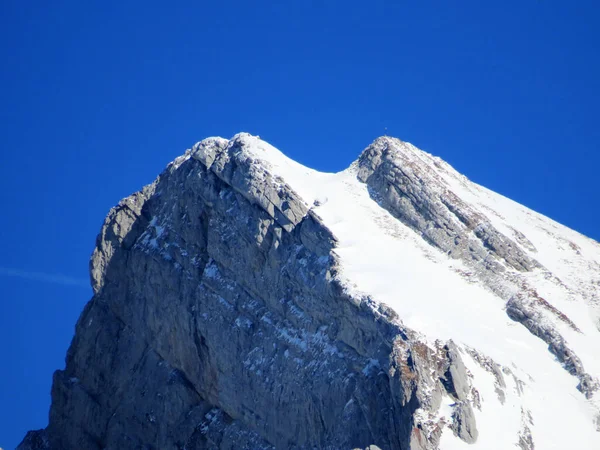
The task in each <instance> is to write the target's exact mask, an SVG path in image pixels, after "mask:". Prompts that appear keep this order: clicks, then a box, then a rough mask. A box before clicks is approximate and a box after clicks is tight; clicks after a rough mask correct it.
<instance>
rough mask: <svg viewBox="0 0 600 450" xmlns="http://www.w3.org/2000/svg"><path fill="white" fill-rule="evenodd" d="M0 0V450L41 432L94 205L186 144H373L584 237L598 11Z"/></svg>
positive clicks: (351, 149)
mask: <svg viewBox="0 0 600 450" xmlns="http://www.w3.org/2000/svg"><path fill="white" fill-rule="evenodd" d="M173 4H175V6H167V3H165V2H153V1H146V2H131V1H124V2H97V1H89V2H80V1H62V0H56V1H52V2H46V1H39V0H38V1H36V0H34V1H33V2H28V3H24V2H22V1H16V0H3V1H2V2H1V3H0V57H1V60H2V69H1V70H0V96H1V97H0V98H1V101H0V119H1V120H0V124H1V125H0V130H1V136H2V144H1V145H2V151H1V153H0V200H1V202H2V216H1V219H2V220H1V221H0V256H1V259H0V356H1V362H2V367H1V369H0V405H2V408H0V447H4V448H6V449H9V448H13V447H14V446H16V445H17V444H18V442H19V441H20V440H21V438H22V437H23V436H24V433H25V431H26V430H29V429H34V428H42V427H44V426H45V425H46V421H47V412H48V407H49V401H50V397H49V391H50V384H51V377H52V372H53V371H54V370H55V369H58V368H62V367H63V365H64V355H65V352H66V349H67V346H68V344H69V342H70V339H71V337H72V333H73V329H74V324H75V321H76V319H77V317H78V315H79V313H80V311H81V309H82V308H83V305H84V304H85V302H87V301H88V300H89V298H90V296H91V290H90V288H89V287H87V285H86V283H87V280H88V274H87V268H88V260H89V256H90V254H91V252H92V249H93V245H94V242H95V237H96V234H97V232H98V231H99V229H100V226H101V224H102V221H103V219H104V216H105V215H106V213H107V212H108V210H109V208H110V207H111V206H113V205H114V204H116V203H117V202H118V201H119V200H120V199H121V198H122V197H124V196H126V195H128V194H130V193H132V192H134V191H136V190H138V189H139V188H141V187H142V186H143V185H144V184H147V183H149V182H151V181H152V180H153V178H154V177H155V176H156V175H157V174H158V173H159V172H160V171H161V170H162V169H163V167H164V166H165V165H166V164H167V163H168V162H169V161H171V160H172V159H173V158H174V157H176V156H177V155H179V154H181V153H183V152H184V151H185V149H186V148H189V147H190V146H191V145H192V144H193V143H195V142H196V141H198V140H200V139H202V138H204V137H207V136H213V135H221V136H224V137H230V136H232V135H233V134H235V133H237V132H239V131H248V132H250V133H253V134H258V135H260V136H261V137H262V138H264V139H266V140H268V141H269V142H271V143H272V144H274V145H275V146H277V147H279V148H280V149H281V150H283V151H284V152H285V153H286V154H288V155H289V156H291V157H292V158H294V159H296V160H299V161H300V162H302V163H304V164H306V165H309V166H311V167H314V168H316V169H320V170H326V171H337V170H341V169H343V168H345V167H346V166H347V165H348V164H350V162H352V161H353V160H354V159H355V158H356V157H357V156H358V154H359V153H360V151H361V150H362V149H363V148H364V147H366V146H367V145H368V144H369V143H370V142H371V141H372V140H373V139H374V138H376V137H377V136H379V135H382V134H384V133H385V132H386V130H387V133H388V134H390V135H394V136H397V137H400V138H402V139H404V140H407V141H410V142H412V143H413V144H415V145H417V146H418V147H420V148H422V149H424V150H426V151H429V152H431V153H433V154H436V155H438V156H441V157H442V158H443V159H445V160H447V161H448V162H450V163H451V164H452V165H454V166H455V168H457V169H458V170H459V171H461V172H462V173H464V174H466V175H467V176H468V177H469V178H471V179H472V180H474V181H476V182H478V183H480V184H483V185H485V186H487V187H489V188H491V189H493V190H495V191H497V192H500V193H502V194H504V195H506V196H508V197H511V198H513V199H515V200H517V201H519V202H521V203H523V204H525V205H527V206H529V207H531V208H533V209H535V210H537V211H539V212H541V213H543V214H546V215H548V216H550V217H552V218H553V219H555V220H558V221H559V222H562V223H564V224H566V225H568V226H570V227H572V228H575V229H576V230H578V231H581V232H583V233H585V234H587V235H589V236H591V237H593V238H595V239H597V240H598V239H600V229H599V227H598V223H599V222H600V212H599V208H598V205H599V202H598V194H599V189H598V184H597V183H598V176H597V172H598V165H599V163H600V156H599V150H600V148H599V147H600V145H599V142H600V126H599V125H598V117H599V114H598V105H599V104H600V82H599V81H598V80H600V58H598V55H599V54H600V31H599V30H600V6H598V2H592V1H583V0H578V1H576V2H573V1H572V2H566V1H564V0H562V1H552V0H543V1H542V0H519V1H515V0H505V1H502V2H482V1H473V0H465V1H461V2H427V1H423V2H420V1H419V2H417V1H413V2H407V1H386V2H383V1H373V2H355V1H344V2H334V1H314V2H306V1H302V2H301V1H290V2H277V3H275V2H260V1H254V2H235V1H222V2H210V4H209V2H183V1H182V2H173Z"/></svg>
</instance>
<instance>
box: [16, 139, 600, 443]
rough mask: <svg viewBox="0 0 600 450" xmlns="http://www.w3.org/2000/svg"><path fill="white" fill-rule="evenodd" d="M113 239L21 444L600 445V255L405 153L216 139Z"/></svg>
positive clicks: (97, 261)
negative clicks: (41, 408) (45, 420)
mask: <svg viewBox="0 0 600 450" xmlns="http://www.w3.org/2000/svg"><path fill="white" fill-rule="evenodd" d="M96 244H97V245H96V249H95V250H94V253H93V255H92V258H91V261H90V276H91V280H92V286H93V289H94V297H93V298H92V300H91V301H90V302H89V303H88V305H87V306H86V308H85V309H84V311H83V313H82V315H81V317H80V319H79V321H78V324H77V329H76V334H75V337H74V339H73V342H72V344H71V347H70V349H69V351H68V353H67V362H66V368H65V370H62V371H57V372H56V374H55V376H54V380H53V381H54V382H53V389H52V406H51V410H50V423H49V426H48V428H47V429H46V430H40V431H36V432H30V433H29V434H28V435H27V437H26V439H25V440H24V441H23V443H22V444H21V445H20V447H19V448H20V449H23V450H26V449H59V448H60V449H63V448H64V449H81V448H90V449H120V448H132V449H133V448H148V449H149V448H161V449H163V448H173V449H180V448H185V449H188V450H189V449H205V448H222V449H228V448H231V449H233V448H252V449H259V448H265V449H266V448H297V449H303V448H328V449H337V448H340V449H342V448H367V447H369V446H377V447H379V448H381V449H414V450H432V449H436V448H443V449H450V450H452V449H461V448H481V449H495V448H498V449H504V448H510V447H513V446H518V447H519V448H521V449H522V450H533V449H534V448H535V449H537V450H539V449H545V448H573V447H576V448H581V449H588V448H589V449H595V448H597V447H598V446H599V445H600V432H598V431H599V430H600V422H599V419H598V418H599V417H600V400H599V397H598V395H599V394H598V393H597V391H598V387H599V384H598V378H599V377H600V362H598V361H597V358H596V355H597V352H598V350H600V245H598V243H596V242H594V241H592V240H590V239H589V238H585V237H584V236H581V235H580V234H578V233H576V232H574V231H572V230H569V229H567V228H566V227H563V226H561V225H559V224H557V223H556V222H553V221H551V220H550V219H548V218H546V217H544V216H541V215H539V214H537V213H534V212H533V211H531V210H529V209H527V208H525V207H523V206H521V205H519V204H517V203H514V202H512V201H511V200H508V199H506V198H505V197H502V196H500V195H498V194H495V193H493V192H491V191H489V190H487V189H485V188H482V187H481V186H478V185H476V184H474V183H472V182H470V181H469V180H468V179H467V178H466V177H464V176H463V175H461V174H459V173H458V172H456V171H455V170H454V169H453V168H452V167H451V166H450V165H448V164H447V163H445V162H444V161H443V160H441V159H440V158H437V157H434V156H432V155H430V154H428V153H425V152H423V151H421V150H419V149H417V148H416V147H414V146H412V145H411V144H409V143H406V142H403V141H400V140H399V139H395V138H392V137H389V136H383V137H380V138H378V139H376V140H375V141H374V142H373V143H372V144H371V145H370V146H368V147H367V148H366V149H365V150H364V151H363V152H362V153H361V154H360V156H359V158H358V159H357V160H356V161H355V162H354V163H353V164H351V165H350V167H349V168H348V169H346V170H344V171H342V172H339V173H335V174H331V173H321V172H318V171H315V170H312V169H309V168H307V167H304V166H302V165H300V164H298V163H297V162H295V161H293V160H291V159H289V158H288V157H286V156H285V155H284V154H283V153H281V152H280V151H279V150H277V149H276V148H274V147H272V146H271V145H270V144H268V143H266V142H264V141H262V140H261V139H259V138H258V137H254V136H251V135H250V134H248V133H240V134H237V135H235V136H234V137H233V138H232V139H230V140H226V139H223V138H207V139H204V140H203V141H200V142H198V143H197V144H196V145H194V146H193V147H192V148H191V149H190V150H188V151H186V153H185V154H184V155H182V156H181V157H178V158H176V159H175V160H174V161H173V162H172V163H170V164H169V165H168V166H167V168H166V170H165V171H164V172H163V173H162V174H161V175H160V176H159V177H158V178H157V180H156V181H155V182H154V183H152V184H151V185H148V186H146V187H145V188H144V189H142V190H141V191H140V192H138V193H135V194H133V195H132V196H130V197H127V198H126V199H124V200H122V201H121V202H120V203H119V205H117V206H116V207H115V208H113V209H112V210H111V211H110V212H109V214H108V216H107V218H106V220H105V222H104V225H103V227H102V230H101V232H100V234H99V236H98V238H97V243H96ZM559 411H560V412H561V413H560V414H559V413H558V412H559Z"/></svg>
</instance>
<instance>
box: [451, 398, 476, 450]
mask: <svg viewBox="0 0 600 450" xmlns="http://www.w3.org/2000/svg"><path fill="white" fill-rule="evenodd" d="M452 419H453V423H452V424H451V425H450V427H451V428H452V431H454V434H455V435H457V436H458V437H460V438H461V439H462V440H463V441H465V442H466V443H467V444H473V443H474V442H475V441H476V440H477V436H478V435H479V433H478V431H477V427H476V426H475V415H474V414H473V408H471V405H470V404H469V403H467V402H458V403H457V404H456V406H455V407H454V412H453V414H452Z"/></svg>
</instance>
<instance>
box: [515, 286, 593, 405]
mask: <svg viewBox="0 0 600 450" xmlns="http://www.w3.org/2000/svg"><path fill="white" fill-rule="evenodd" d="M506 313H507V314H508V317H510V318H511V319H512V320H514V321H516V322H519V323H521V324H522V325H523V326H525V328H527V329H528V330H529V331H530V332H531V333H532V334H534V335H535V336H537V337H539V338H540V339H542V340H543V341H544V342H546V343H547V344H548V350H549V351H550V352H551V353H552V354H553V355H554V356H556V358H557V359H558V360H559V361H560V362H561V363H562V365H563V366H564V367H565V369H566V370H567V371H568V372H569V373H570V374H572V375H575V376H576V377H577V378H578V379H579V384H578V385H577V389H579V390H580V391H581V392H582V393H583V394H584V395H585V396H586V397H587V398H591V397H592V395H593V393H594V392H595V391H597V390H598V389H599V388H600V385H599V383H598V381H597V380H595V379H594V378H592V377H591V376H590V375H589V374H588V373H586V372H585V370H584V368H583V364H582V363H581V360H580V359H579V357H578V356H577V355H576V354H575V352H573V351H572V350H571V349H570V348H569V347H568V346H567V344H566V342H565V340H564V338H563V337H562V336H561V335H560V334H559V333H558V331H556V330H555V329H554V328H552V327H551V326H549V325H548V324H546V323H544V322H543V321H542V320H540V317H539V316H540V315H539V312H537V311H536V310H535V309H534V308H532V307H531V306H530V305H528V304H526V303H525V302H524V301H523V300H522V299H521V298H519V297H518V296H515V297H513V298H512V299H511V300H510V301H509V302H508V304H507V305H506Z"/></svg>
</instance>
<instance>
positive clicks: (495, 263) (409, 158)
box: [358, 137, 540, 272]
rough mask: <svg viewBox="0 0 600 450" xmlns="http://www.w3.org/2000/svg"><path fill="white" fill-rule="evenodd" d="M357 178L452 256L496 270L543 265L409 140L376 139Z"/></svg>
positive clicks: (529, 268)
mask: <svg viewBox="0 0 600 450" xmlns="http://www.w3.org/2000/svg"><path fill="white" fill-rule="evenodd" d="M358 178H359V180H361V181H363V182H364V183H366V184H367V185H368V186H369V189H370V191H371V194H372V196H373V197H374V198H375V199H376V200H378V201H379V202H380V204H381V205H382V206H383V207H384V208H386V209H387V210H388V211H390V212H391V213H392V214H393V215H394V216H395V217H397V218H398V219H400V220H401V221H402V222H403V223H405V224H406V225H408V226H409V227H411V228H412V229H414V230H415V231H417V232H418V233H419V234H421V236H422V237H423V239H425V240H426V241H427V242H429V243H430V244H431V245H433V246H435V247H437V248H439V249H440V250H442V251H443V252H445V253H447V254H448V255H450V256H451V257H453V258H459V259H463V260H465V261H477V262H479V263H481V264H482V265H483V266H484V267H485V269H487V270H490V271H492V272H502V271H503V270H504V268H505V267H511V268H514V269H517V270H519V271H529V270H532V269H534V268H536V267H540V264H539V263H538V262H537V261H535V260H534V259H531V258H530V257H528V256H527V255H526V254H525V253H524V252H523V251H522V250H521V249H520V248H519V246H518V245H516V243H515V242H513V241H512V240H511V239H510V238H509V237H507V236H505V235H503V234H502V233H500V232H499V231H498V230H496V228H494V226H493V225H492V224H491V223H490V221H489V220H488V219H487V218H486V217H485V216H484V215H483V214H482V213H481V212H479V211H477V210H475V209H473V208H472V207H471V206H470V205H468V204H467V203H465V202H464V201H463V200H461V199H460V198H459V197H458V196H457V195H456V194H455V193H454V192H452V190H451V188H450V186H448V185H447V183H446V182H445V181H444V180H443V179H442V178H441V177H440V176H439V175H438V174H437V173H436V172H435V171H434V170H432V169H431V167H430V165H429V163H428V162H426V161H423V160H422V159H421V158H420V157H419V156H418V155H417V154H416V152H414V151H413V150H412V149H411V148H410V147H409V144H406V143H404V142H402V141H400V140H398V139H394V138H389V137H381V138H379V139H376V140H375V142H373V144H371V145H370V146H369V147H367V149H366V150H365V151H364V152H363V153H362V155H361V156H360V158H359V160H358Z"/></svg>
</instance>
